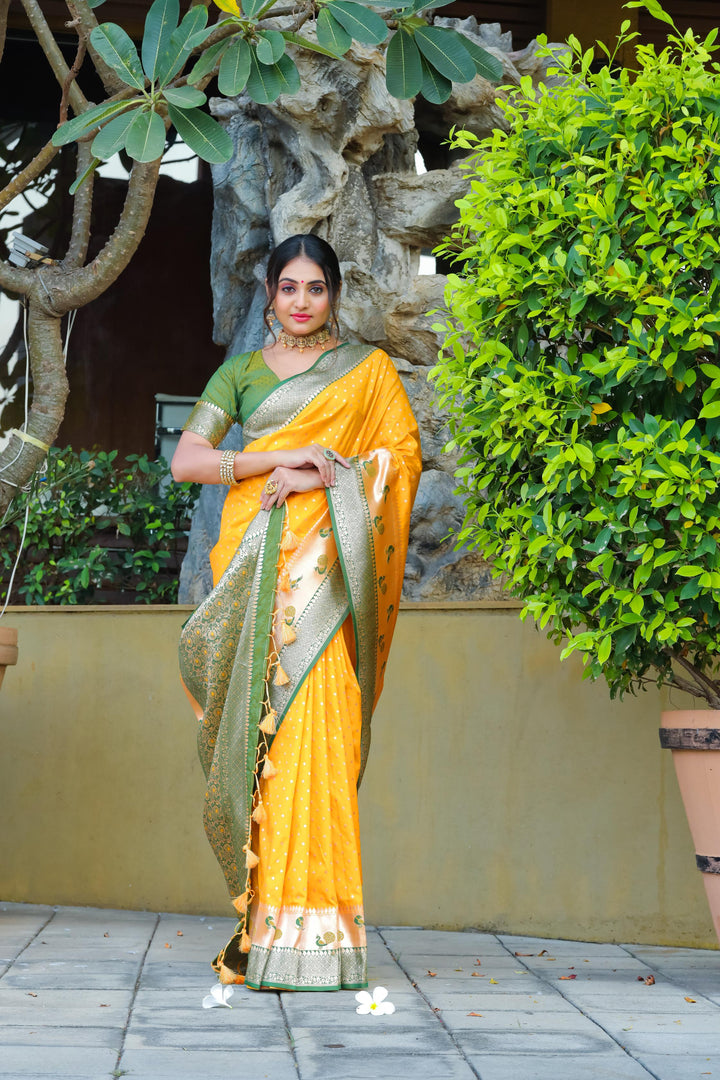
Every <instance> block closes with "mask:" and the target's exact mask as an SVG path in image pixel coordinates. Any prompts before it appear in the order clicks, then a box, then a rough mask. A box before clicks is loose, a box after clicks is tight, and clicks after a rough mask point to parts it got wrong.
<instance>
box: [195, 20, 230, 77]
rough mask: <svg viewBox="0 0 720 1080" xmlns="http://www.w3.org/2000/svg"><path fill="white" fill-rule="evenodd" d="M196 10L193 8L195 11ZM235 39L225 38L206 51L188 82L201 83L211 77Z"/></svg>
mask: <svg viewBox="0 0 720 1080" xmlns="http://www.w3.org/2000/svg"><path fill="white" fill-rule="evenodd" d="M194 10H195V9H194V8H193V11H194ZM234 40H235V39H234V38H225V39H224V40H223V41H217V42H216V43H215V44H214V45H211V46H210V48H209V49H205V51H204V53H203V54H202V56H201V57H200V58H199V59H198V60H197V62H196V63H195V65H194V66H193V68H192V69H191V71H190V74H189V75H188V82H189V83H194V82H200V79H204V78H205V76H206V75H209V74H210V72H211V71H212V70H213V68H214V67H215V65H216V64H217V63H218V62H219V61H220V58H221V57H222V54H223V53H224V52H225V50H226V49H229V48H230V46H231V44H232V43H233V41H234Z"/></svg>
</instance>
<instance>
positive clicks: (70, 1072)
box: [0, 1043, 117, 1080]
mask: <svg viewBox="0 0 720 1080" xmlns="http://www.w3.org/2000/svg"><path fill="white" fill-rule="evenodd" d="M116 1061H117V1051H116V1050H109V1049H106V1048H105V1047H99V1046H98V1047H76V1046H73V1045H72V1044H70V1045H68V1044H67V1043H66V1044H65V1045H64V1046H63V1047H62V1050H60V1049H59V1047H57V1046H33V1047H32V1048H30V1047H28V1046H4V1047H3V1049H2V1061H1V1062H0V1077H10V1076H17V1077H22V1078H23V1080H28V1078H30V1077H32V1078H33V1080H34V1078H35V1077H42V1078H43V1080H48V1077H52V1080H55V1078H56V1077H58V1078H59V1077H67V1078H70V1077H72V1080H80V1078H82V1080H86V1078H87V1080H99V1078H100V1077H105V1076H108V1075H109V1074H110V1072H111V1070H112V1069H114V1068H115V1062H116Z"/></svg>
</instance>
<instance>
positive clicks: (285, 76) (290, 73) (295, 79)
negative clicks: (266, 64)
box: [275, 54, 300, 94]
mask: <svg viewBox="0 0 720 1080" xmlns="http://www.w3.org/2000/svg"><path fill="white" fill-rule="evenodd" d="M275 66H276V68H277V71H278V78H279V79H280V80H281V82H282V90H281V91H280V92H281V93H282V94H297V92H298V90H299V89H300V72H299V71H298V68H297V64H296V63H295V61H294V60H293V58H292V57H291V56H287V54H286V55H285V56H281V57H280V59H279V60H278V62H277V64H276V65H275Z"/></svg>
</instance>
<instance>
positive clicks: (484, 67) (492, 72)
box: [453, 30, 504, 83]
mask: <svg viewBox="0 0 720 1080" xmlns="http://www.w3.org/2000/svg"><path fill="white" fill-rule="evenodd" d="M453 33H456V34H457V36H458V37H459V38H460V41H461V42H462V45H463V47H464V48H465V49H467V51H468V52H469V53H470V55H471V57H472V59H473V63H474V64H475V70H476V71H477V73H478V75H482V77H483V79H487V80H488V82H494V83H496V82H500V80H501V79H502V77H503V70H504V69H503V66H502V61H501V60H498V58H497V57H496V56H493V55H492V53H489V52H486V51H485V49H481V48H480V46H479V45H476V43H475V42H474V41H473V40H472V38H470V37H468V36H467V34H461V33H460V32H459V31H457V30H455V31H453Z"/></svg>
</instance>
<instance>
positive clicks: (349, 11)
mask: <svg viewBox="0 0 720 1080" xmlns="http://www.w3.org/2000/svg"><path fill="white" fill-rule="evenodd" d="M328 10H329V11H330V12H331V13H332V15H333V17H334V18H335V19H337V21H338V22H339V23H340V25H341V26H344V27H345V29H346V30H347V32H348V34H351V35H352V36H353V38H354V39H355V40H356V41H359V42H360V44H361V45H379V44H380V42H381V41H384V40H385V38H386V37H387V34H388V28H387V24H386V23H385V22H384V21H383V20H382V19H381V18H380V16H379V15H378V14H377V12H375V11H370V10H369V9H368V8H366V7H363V6H362V4H354V3H352V0H332V2H331V3H330V4H328Z"/></svg>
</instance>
